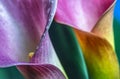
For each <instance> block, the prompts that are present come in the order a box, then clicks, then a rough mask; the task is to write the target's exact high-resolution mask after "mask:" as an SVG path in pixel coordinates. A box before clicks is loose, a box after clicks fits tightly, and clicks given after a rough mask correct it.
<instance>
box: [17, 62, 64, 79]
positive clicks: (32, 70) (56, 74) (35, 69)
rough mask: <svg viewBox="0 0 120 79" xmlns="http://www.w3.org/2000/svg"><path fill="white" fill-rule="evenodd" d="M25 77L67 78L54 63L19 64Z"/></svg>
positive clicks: (39, 78) (28, 78)
mask: <svg viewBox="0 0 120 79" xmlns="http://www.w3.org/2000/svg"><path fill="white" fill-rule="evenodd" d="M18 67H19V69H20V71H21V72H22V73H23V75H24V76H25V79H66V78H65V77H64V76H63V74H62V73H61V71H60V70H59V69H58V68H56V67H54V66H53V65H49V64H46V65H41V66H39V65H30V66H29V65H23V66H18Z"/></svg>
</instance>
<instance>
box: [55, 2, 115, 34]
mask: <svg viewBox="0 0 120 79" xmlns="http://www.w3.org/2000/svg"><path fill="white" fill-rule="evenodd" d="M113 2H114V0H104V1H102V0H76V1H74V0H59V1H58V6H57V12H56V15H55V20H56V21H57V22H59V23H62V24H67V25H69V26H72V27H74V28H77V29H81V30H84V31H88V32H89V31H91V30H92V28H93V27H94V25H95V24H96V22H97V21H98V20H99V19H100V17H101V16H102V15H103V14H104V13H105V12H106V10H107V9H108V8H109V7H110V6H111V4H112V3H113Z"/></svg>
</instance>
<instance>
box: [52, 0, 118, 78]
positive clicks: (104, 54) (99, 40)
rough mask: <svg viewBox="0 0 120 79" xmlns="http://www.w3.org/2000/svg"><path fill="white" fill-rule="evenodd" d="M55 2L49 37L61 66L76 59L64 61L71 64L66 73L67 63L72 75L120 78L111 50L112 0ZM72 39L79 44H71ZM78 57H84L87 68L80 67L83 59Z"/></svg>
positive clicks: (112, 43) (77, 76) (112, 45)
mask: <svg viewBox="0 0 120 79" xmlns="http://www.w3.org/2000/svg"><path fill="white" fill-rule="evenodd" d="M58 3H59V4H58V8H57V12H56V15H55V21H56V22H55V23H54V24H53V25H52V28H51V29H50V37H51V41H52V43H53V46H54V48H55V50H56V53H57V54H58V57H59V59H60V60H61V61H62V62H64V63H63V66H66V64H65V63H67V62H69V61H71V62H72V61H74V62H76V64H69V63H67V64H69V65H72V67H73V68H74V70H73V71H72V73H69V71H70V70H69V69H68V67H69V66H68V65H67V67H66V68H65V71H68V72H67V75H69V77H70V78H72V79H74V78H75V79H88V78H89V79H119V63H118V60H117V56H116V53H115V50H114V42H113V28H112V19H113V18H112V15H113V5H114V0H105V1H99V0H97V1H96V0H90V1H87V0H84V1H82V0H76V1H72V0H71V1H69V3H68V1H67V0H65V1H62V0H59V2H58ZM73 4H74V5H73ZM61 5H62V6H61ZM63 5H65V6H63ZM72 7H74V8H72ZM78 7H79V8H78ZM69 8H72V9H69ZM86 17H87V18H86ZM67 26H71V27H72V28H70V27H67ZM56 30H57V31H56ZM59 39H60V40H59ZM62 39H64V41H63V40H62ZM75 39H77V40H75ZM58 40H59V42H58ZM73 41H76V42H78V43H79V47H78V48H76V47H75V46H74V45H73ZM74 44H75V42H74ZM63 45H64V46H63ZM70 45H71V46H70ZM76 45H77V44H76ZM61 49H62V50H61ZM67 49H68V50H67ZM75 49H76V50H77V49H78V50H80V49H81V52H75ZM69 50H70V51H69ZM61 52H62V53H61ZM63 53H64V54H63ZM68 54H69V56H68ZM80 55H81V56H82V55H83V58H84V59H82V57H81V56H80ZM64 57H67V58H64ZM65 59H66V60H67V61H65ZM80 60H84V61H85V64H86V68H85V67H84V69H83V68H82V67H81V66H82V65H83V64H84V63H81V62H80ZM77 61H79V63H78V62H77ZM113 62H114V63H113ZM79 64H80V65H79ZM82 70H84V71H85V70H87V72H88V73H86V72H81V71H82ZM77 73H78V74H81V75H78V74H77ZM86 74H88V77H87V75H86ZM71 75H72V76H71Z"/></svg>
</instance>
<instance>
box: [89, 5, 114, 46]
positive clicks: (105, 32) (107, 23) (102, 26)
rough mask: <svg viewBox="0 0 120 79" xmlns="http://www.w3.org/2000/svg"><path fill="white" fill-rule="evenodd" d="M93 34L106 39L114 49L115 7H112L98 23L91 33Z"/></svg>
mask: <svg viewBox="0 0 120 79" xmlns="http://www.w3.org/2000/svg"><path fill="white" fill-rule="evenodd" d="M91 32H92V33H94V34H96V35H97V36H100V37H102V38H105V39H106V40H108V42H109V43H110V44H111V45H112V47H113V48H114V36H113V7H111V8H110V9H109V10H108V11H107V12H106V13H105V14H104V15H103V16H102V17H101V19H100V20H99V21H98V22H97V24H96V25H95V27H94V28H93V29H92V31H91Z"/></svg>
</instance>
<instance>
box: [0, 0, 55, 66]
mask: <svg viewBox="0 0 120 79" xmlns="http://www.w3.org/2000/svg"><path fill="white" fill-rule="evenodd" d="M52 1H54V2H52ZM56 2H57V0H12V1H11V0H0V49H1V50H0V66H1V67H4V66H10V65H13V64H17V63H24V62H28V61H29V57H28V54H29V52H31V51H32V52H33V51H35V49H36V47H37V45H38V43H39V41H40V39H41V36H42V35H43V32H44V31H45V27H47V28H48V27H49V25H50V24H51V21H52V19H53V16H54V13H55V9H56Z"/></svg>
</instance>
